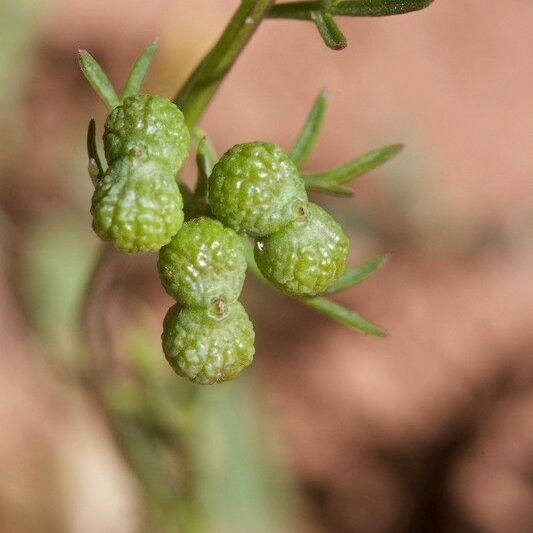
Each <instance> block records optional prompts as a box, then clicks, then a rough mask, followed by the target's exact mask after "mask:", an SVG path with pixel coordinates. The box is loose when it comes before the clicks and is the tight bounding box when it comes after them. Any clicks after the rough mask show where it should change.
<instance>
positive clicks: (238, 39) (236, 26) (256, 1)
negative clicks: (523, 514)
mask: <svg viewBox="0 0 533 533" xmlns="http://www.w3.org/2000/svg"><path fill="white" fill-rule="evenodd" d="M273 3H274V0H243V1H242V3H241V5H240V6H239V8H238V9H237V11H236V12H235V14H234V15H233V18H232V19H231V20H230V22H229V23H228V25H227V26H226V29H225V30H224V32H223V33H222V35H221V36H220V39H219V40H218V41H217V42H216V43H215V45H214V46H213V48H212V49H211V50H210V51H209V52H208V53H207V55H206V56H205V57H204V58H203V59H202V61H201V62H200V64H199V65H198V67H197V68H196V69H195V70H194V71H193V73H192V74H191V75H190V77H189V79H188V80H187V81H186V82H185V85H184V86H183V87H182V88H181V90H180V91H179V92H178V94H177V95H176V96H175V98H174V103H175V104H176V105H177V106H178V107H179V108H180V109H181V110H182V111H183V113H184V115H185V120H186V121H187V125H188V126H189V127H193V126H194V125H195V124H196V122H197V121H198V119H199V118H200V117H201V115H202V114H203V112H204V111H205V109H206V107H207V106H208V104H209V102H210V101H211V99H212V98H213V95H214V94H215V92H216V90H217V89H218V87H219V86H220V84H221V83H222V80H223V79H224V77H225V76H226V74H227V73H228V72H229V70H230V69H231V67H232V66H233V65H234V63H235V61H236V60H237V58H238V57H239V55H240V53H241V52H242V50H243V48H244V47H245V46H246V44H247V43H248V41H249V40H250V37H251V36H252V35H253V33H254V32H255V30H256V29H257V27H258V26H259V24H260V23H261V21H262V20H263V18H264V17H265V16H266V14H267V13H268V11H269V9H270V8H271V6H272V4H273Z"/></svg>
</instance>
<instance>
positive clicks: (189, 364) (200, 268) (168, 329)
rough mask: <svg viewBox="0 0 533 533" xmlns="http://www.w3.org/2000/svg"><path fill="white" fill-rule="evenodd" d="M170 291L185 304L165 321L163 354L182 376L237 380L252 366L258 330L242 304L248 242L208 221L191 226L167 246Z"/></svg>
mask: <svg viewBox="0 0 533 533" xmlns="http://www.w3.org/2000/svg"><path fill="white" fill-rule="evenodd" d="M157 266H158V269H159V275H160V278H161V282H162V284H163V287H164V288H165V290H166V291H167V292H168V293H169V294H170V295H171V296H172V297H174V298H176V299H177V300H178V302H179V303H177V304H176V305H174V306H173V307H171V308H170V310H169V311H168V313H167V315H166V317H165V320H164V323H163V335H162V340H163V351H164V352H165V356H166V358H167V360H168V362H169V363H170V365H171V366H172V368H173V369H174V370H175V371H176V373H177V374H179V375H180V376H183V377H187V378H189V379H190V380H191V381H194V382H195V383H200V384H203V385H204V384H211V383H217V382H221V381H227V380H229V379H232V378H234V377H235V376H236V375H237V374H238V373H239V372H240V371H241V370H242V369H243V368H244V367H246V366H247V365H249V364H250V363H251V362H252V359H253V355H254V337H255V334H254V329H253V326H252V323H251V322H250V319H249V318H248V315H247V314H246V311H245V310H244V307H243V306H242V305H241V304H240V303H239V302H238V301H237V298H238V297H239V295H240V293H241V291H242V286H243V283H244V277H245V274H246V257H245V255H244V244H243V242H242V240H241V239H240V237H239V236H238V235H237V234H236V233H235V232H234V231H233V230H232V229H230V228H226V227H224V226H223V225H222V224H221V223H220V222H219V221H218V220H214V219H212V218H207V217H199V218H194V219H192V220H189V221H188V222H186V223H185V224H184V225H183V227H182V228H181V229H180V230H179V231H178V233H177V234H176V235H175V236H174V237H173V238H172V240H171V241H170V243H168V244H167V245H166V246H164V247H163V248H161V251H160V252H159V261H158V263H157Z"/></svg>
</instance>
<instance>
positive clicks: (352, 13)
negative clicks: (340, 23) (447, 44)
mask: <svg viewBox="0 0 533 533" xmlns="http://www.w3.org/2000/svg"><path fill="white" fill-rule="evenodd" d="M432 3H433V0H333V1H332V2H331V4H330V5H329V6H327V7H326V8H325V7H324V5H323V4H322V3H321V2H320V1H312V2H287V3H282V4H276V5H275V6H273V7H272V9H271V10H270V11H269V12H268V15H267V16H268V17H269V18H282V19H293V20H313V12H316V11H320V10H322V11H324V12H326V13H329V14H330V15H333V16H339V17H383V16H387V15H401V14H403V13H409V12H411V11H418V10H420V9H424V8H426V7H428V6H429V5H430V4H432Z"/></svg>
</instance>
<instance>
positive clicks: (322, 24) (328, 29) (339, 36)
mask: <svg viewBox="0 0 533 533" xmlns="http://www.w3.org/2000/svg"><path fill="white" fill-rule="evenodd" d="M311 17H312V19H313V20H314V21H315V24H316V27H317V29H318V33H320V37H322V40H323V41H324V44H325V45H326V46H327V47H328V48H331V49H332V50H342V49H343V48H346V44H347V43H346V37H345V36H344V34H343V33H342V31H341V30H340V28H339V27H338V26H337V23H336V22H335V20H334V19H333V17H332V16H331V15H330V14H329V13H326V12H324V11H313V12H311Z"/></svg>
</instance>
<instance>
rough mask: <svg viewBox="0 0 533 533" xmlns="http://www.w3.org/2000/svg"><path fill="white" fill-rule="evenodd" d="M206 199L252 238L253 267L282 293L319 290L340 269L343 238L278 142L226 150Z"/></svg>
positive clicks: (309, 293) (345, 241)
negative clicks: (312, 198) (311, 196)
mask: <svg viewBox="0 0 533 533" xmlns="http://www.w3.org/2000/svg"><path fill="white" fill-rule="evenodd" d="M209 203H210V205H211V209H212V211H213V213H214V214H215V216H216V217H217V218H218V219H219V220H221V221H222V222H223V223H224V224H226V225H227V226H229V227H231V228H233V229H235V230H236V231H238V232H240V233H245V234H247V235H250V236H251V237H254V238H255V239H256V245H255V252H254V255H255V260H256V262H257V266H258V267H259V269H260V271H261V272H262V274H263V275H264V276H265V278H267V279H268V280H269V281H270V282H271V283H273V284H274V285H276V286H277V287H279V288H280V289H282V290H284V291H285V292H288V293H289V294H293V295H295V296H313V295H316V294H319V293H321V292H324V291H325V290H326V289H327V288H328V287H329V286H330V285H331V284H332V283H333V282H334V281H335V280H336V279H337V278H338V277H339V276H340V275H341V274H342V273H343V272H344V269H345V267H346V256H347V253H348V238H347V237H346V235H345V234H344V233H343V231H342V229H341V227H340V226H339V225H338V224H337V223H336V222H335V220H333V218H332V217H331V216H330V215H329V214H328V213H326V212H325V211H324V210H323V209H322V208H320V207H319V206H318V205H316V204H314V203H311V202H309V201H308V199H307V193H306V191H305V185H304V182H303V180H302V179H301V178H300V176H299V173H298V169H297V168H296V166H295V164H294V163H293V162H292V160H291V159H290V158H289V156H287V155H286V154H285V153H284V152H283V150H282V149H281V148H280V147H279V146H277V145H275V144H270V143H264V142H251V143H246V144H238V145H236V146H234V147H233V148H231V149H230V150H228V151H227V152H226V153H225V154H224V155H223V156H222V158H221V159H220V161H219V162H218V163H217V164H216V165H215V167H214V169H213V172H212V174H211V176H210V178H209Z"/></svg>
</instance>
